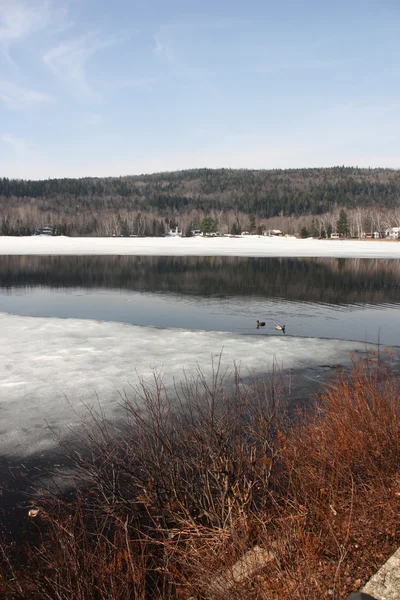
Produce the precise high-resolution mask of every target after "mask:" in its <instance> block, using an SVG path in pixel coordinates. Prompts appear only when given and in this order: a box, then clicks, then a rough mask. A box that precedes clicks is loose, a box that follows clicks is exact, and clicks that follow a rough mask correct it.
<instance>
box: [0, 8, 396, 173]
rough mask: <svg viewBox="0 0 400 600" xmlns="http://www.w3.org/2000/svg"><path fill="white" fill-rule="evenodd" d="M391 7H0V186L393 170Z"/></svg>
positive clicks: (393, 18) (393, 30)
mask: <svg viewBox="0 0 400 600" xmlns="http://www.w3.org/2000/svg"><path fill="white" fill-rule="evenodd" d="M399 26H400V2H399V1H398V0H346V1H344V0H336V2H334V3H333V2H321V0H304V1H303V2H299V1H298V0H280V2H277V1H276V0H275V1H274V2H272V1H271V0H247V1H244V0H218V1H216V0H201V1H200V0H113V1H112V2H110V0H0V177H10V178H22V179H47V178H52V177H84V176H120V175H129V174H141V173H154V172H159V171H172V170H178V169H187V168H202V167H209V168H219V167H227V168H250V169H272V168H300V167H330V166H335V165H346V166H359V167H389V168H400V147H399V140H400V77H399V76H400V36H399V35H398V31H399Z"/></svg>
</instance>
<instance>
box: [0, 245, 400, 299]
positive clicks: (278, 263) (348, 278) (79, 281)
mask: <svg viewBox="0 0 400 600" xmlns="http://www.w3.org/2000/svg"><path fill="white" fill-rule="evenodd" d="M0 287H1V288H6V289H11V288H26V287H28V288H29V287H50V288H64V289H65V288H77V287H79V288H107V289H119V290H134V291H138V292H173V293H177V294H181V295H196V296H204V297H210V296H223V297H226V296H258V297H259V296H261V297H265V298H284V299H287V300H294V301H301V302H314V303H315V302H317V303H323V304H335V305H349V304H375V305H377V304H379V305H382V304H399V303H400V261H398V260H387V259H335V258H301V259H296V258H239V257H154V256H152V257H147V256H2V257H0Z"/></svg>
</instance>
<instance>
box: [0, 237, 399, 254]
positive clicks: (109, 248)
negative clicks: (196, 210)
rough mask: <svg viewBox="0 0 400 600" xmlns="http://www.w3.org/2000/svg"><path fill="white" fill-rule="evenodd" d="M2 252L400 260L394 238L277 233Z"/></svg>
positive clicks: (81, 241) (64, 242)
mask: <svg viewBox="0 0 400 600" xmlns="http://www.w3.org/2000/svg"><path fill="white" fill-rule="evenodd" d="M2 254H41V255H44V254H47V255H49V254H53V255H56V254H57V255H60V254H99V255H100V254H103V255H104V254H131V255H148V256H299V257H301V256H313V257H338V258H400V242H396V241H370V240H365V241H359V240H314V239H305V240H300V239H296V238H279V237H267V236H263V237H261V236H260V237H259V236H243V237H235V238H230V237H221V238H218V237H215V238H207V237H205V238H203V237H193V238H180V237H165V238H117V237H111V238H69V237H64V236H60V237H52V236H44V235H39V236H29V237H7V236H2V237H0V255H2Z"/></svg>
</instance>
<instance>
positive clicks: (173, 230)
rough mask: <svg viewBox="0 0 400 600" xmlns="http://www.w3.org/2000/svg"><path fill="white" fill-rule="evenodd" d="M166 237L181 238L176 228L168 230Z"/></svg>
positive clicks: (180, 233) (179, 230) (180, 232)
mask: <svg viewBox="0 0 400 600" xmlns="http://www.w3.org/2000/svg"><path fill="white" fill-rule="evenodd" d="M168 235H172V236H173V237H182V230H181V229H179V228H178V227H175V229H169V231H168Z"/></svg>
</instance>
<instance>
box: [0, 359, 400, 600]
mask: <svg viewBox="0 0 400 600" xmlns="http://www.w3.org/2000/svg"><path fill="white" fill-rule="evenodd" d="M214 366H215V368H214V376H213V378H212V382H211V383H208V382H207V380H206V379H205V377H204V376H203V375H202V374H201V373H199V374H198V377H197V378H196V379H195V380H185V381H184V382H183V384H181V385H180V386H179V387H178V386H177V387H176V389H175V391H174V394H173V395H172V396H171V395H170V394H169V393H168V392H167V390H166V389H165V387H164V386H163V383H162V378H161V377H160V376H159V375H155V377H154V382H153V385H152V386H150V385H148V384H144V383H143V384H142V385H141V386H140V387H139V389H137V390H136V392H135V397H134V399H132V398H125V399H124V406H125V411H126V412H125V414H126V419H125V423H124V426H118V427H116V426H115V424H114V425H111V424H110V423H108V422H107V420H106V419H105V418H104V415H102V414H101V413H94V412H92V413H91V419H90V420H89V422H87V424H86V425H85V427H84V434H83V436H82V440H81V442H82V444H84V445H85V446H86V453H85V454H84V455H78V454H77V453H75V452H72V454H71V460H72V461H73V462H74V468H75V477H77V478H78V480H80V484H79V485H78V488H77V491H76V494H75V495H74V499H73V500H70V501H69V502H66V501H65V500H62V499H58V500H57V501H54V500H51V499H48V500H46V501H44V503H43V506H44V507H45V508H44V511H43V513H42V516H41V521H40V529H41V532H42V536H43V539H42V544H41V545H40V547H38V548H33V549H30V551H29V553H27V555H26V556H25V560H26V561H27V564H28V570H26V571H25V573H24V572H23V570H21V569H20V568H19V566H18V564H16V565H14V564H13V562H12V560H11V559H10V557H7V560H4V561H3V564H4V570H3V573H6V572H7V573H8V579H9V582H8V584H7V585H3V587H4V589H5V590H9V591H8V592H7V593H9V594H12V593H13V594H15V595H9V596H8V597H9V598H12V597H15V598H17V597H20V598H40V597H41V598H46V597H47V598H59V599H63V600H64V599H65V600H66V599H67V598H79V599H82V600H83V599H85V600H86V599H92V598H96V599H97V598H99V599H105V598H109V599H112V600H113V599H115V600H116V599H119V598H121V599H124V600H125V599H128V598H182V599H184V598H186V599H189V598H192V599H193V598H203V599H206V598H210V599H211V598H215V599H221V600H222V599H227V598H238V599H239V598H246V599H248V598H249V599H252V598H254V599H256V598H262V597H267V598H268V599H271V600H275V599H278V598H280V599H282V598H288V599H289V598H298V599H304V600H305V599H308V600H314V599H315V600H316V599H317V598H337V599H339V598H343V597H344V596H345V595H346V594H347V593H349V592H350V591H352V590H354V589H357V588H359V587H360V585H361V583H362V582H363V581H365V580H366V579H367V578H368V576H369V575H370V574H371V573H372V572H373V570H374V569H375V568H376V567H377V566H378V564H379V563H380V562H383V560H384V558H386V557H387V556H388V555H389V554H390V552H391V550H392V549H394V547H395V546H396V544H399V542H400V536H399V529H398V503H399V497H400V473H399V466H398V465H399V458H400V443H399V441H400V435H399V434H400V415H399V390H398V383H397V379H396V377H395V374H394V373H393V372H392V370H391V367H390V362H389V363H388V364H387V365H386V364H384V362H383V360H382V359H381V357H380V356H378V355H370V356H369V359H368V360H367V361H363V360H360V361H358V362H355V363H354V366H353V369H352V371H351V373H348V374H345V373H341V374H338V375H337V377H336V378H335V380H334V382H333V383H332V384H331V385H330V386H328V387H327V388H326V390H325V391H324V392H323V393H322V394H321V396H320V398H319V399H318V402H317V406H316V407H315V409H313V410H312V411H309V412H308V413H306V414H305V415H298V418H297V419H296V421H295V422H289V421H288V420H287V419H286V417H285V414H284V411H282V407H280V405H279V401H278V396H279V394H278V393H277V388H280V391H282V388H283V387H284V386H283V381H282V380H281V379H280V378H279V377H277V376H276V374H275V375H274V376H273V377H272V380H271V381H270V382H269V384H268V385H267V384H265V382H259V381H258V382H257V381H255V382H253V383H252V384H246V385H245V384H244V383H243V381H242V380H241V378H240V375H239V373H238V372H237V371H236V372H235V374H234V377H233V380H234V383H233V387H232V386H231V387H230V388H228V387H227V384H228V382H227V381H226V374H225V373H221V371H220V365H219V363H218V364H216V365H214ZM228 391H229V393H228ZM81 456H85V457H84V458H81ZM46 503H47V504H46ZM7 561H8V562H7ZM11 570H13V571H14V573H13V574H12V573H11ZM11 580H12V581H11ZM0 589H1V584H0ZM18 593H19V596H18ZM5 597H7V595H5Z"/></svg>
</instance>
